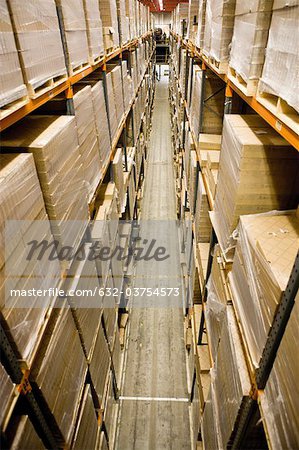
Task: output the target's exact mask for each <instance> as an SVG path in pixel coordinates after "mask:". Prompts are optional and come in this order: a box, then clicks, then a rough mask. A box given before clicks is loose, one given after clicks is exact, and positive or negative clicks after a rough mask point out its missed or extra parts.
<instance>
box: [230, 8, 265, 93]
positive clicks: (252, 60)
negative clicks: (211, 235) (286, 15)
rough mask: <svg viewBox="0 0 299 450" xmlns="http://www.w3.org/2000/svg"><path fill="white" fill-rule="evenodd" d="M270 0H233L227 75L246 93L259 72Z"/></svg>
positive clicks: (251, 91) (263, 57)
mask: <svg viewBox="0 0 299 450" xmlns="http://www.w3.org/2000/svg"><path fill="white" fill-rule="evenodd" d="M272 3H273V0H268V1H265V0H252V1H250V2H246V3H244V2H243V1H242V0H237V1H236V11H235V23H234V34H233V39H232V48H231V52H230V60H229V72H228V73H229V77H230V78H231V79H232V80H233V81H235V83H236V84H237V85H238V86H239V85H241V86H243V89H245V92H246V93H247V94H248V95H253V94H255V92H256V88H257V84H258V80H259V78H260V76H261V74H262V69H263V64H264V59H265V48H266V44H267V39H268V30H269V26H270V20H271V7H272Z"/></svg>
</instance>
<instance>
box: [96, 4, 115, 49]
mask: <svg viewBox="0 0 299 450" xmlns="http://www.w3.org/2000/svg"><path fill="white" fill-rule="evenodd" d="M99 6H100V12H101V18H102V23H103V37H104V46H105V49H106V51H108V50H111V49H113V48H114V47H118V46H119V33H118V21H117V7H116V0H101V1H99Z"/></svg>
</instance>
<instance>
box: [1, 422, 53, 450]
mask: <svg viewBox="0 0 299 450" xmlns="http://www.w3.org/2000/svg"><path fill="white" fill-rule="evenodd" d="M9 448H11V449H12V450H22V449H24V448H31V449H34V450H44V449H45V446H44V444H43V442H42V440H41V439H40V437H39V436H38V434H37V432H36V430H35V428H34V426H33V424H32V422H31V421H30V419H29V417H28V416H21V417H20V419H19V421H18V424H17V425H16V428H15V431H14V437H13V439H12V442H11V445H10V447H9Z"/></svg>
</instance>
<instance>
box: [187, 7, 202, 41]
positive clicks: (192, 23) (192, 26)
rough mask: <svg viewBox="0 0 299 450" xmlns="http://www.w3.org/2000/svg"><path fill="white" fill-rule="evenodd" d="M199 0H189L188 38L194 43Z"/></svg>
mask: <svg viewBox="0 0 299 450" xmlns="http://www.w3.org/2000/svg"><path fill="white" fill-rule="evenodd" d="M199 3H200V2H199V0H191V1H190V2H189V11H188V39H190V41H191V42H193V43H194V44H195V40H196V36H197V24H198V22H197V21H198V17H197V15H198V8H199Z"/></svg>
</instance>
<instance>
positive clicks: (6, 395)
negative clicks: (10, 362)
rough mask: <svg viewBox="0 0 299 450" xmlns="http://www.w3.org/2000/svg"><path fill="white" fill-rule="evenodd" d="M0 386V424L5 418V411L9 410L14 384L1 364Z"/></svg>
mask: <svg viewBox="0 0 299 450" xmlns="http://www.w3.org/2000/svg"><path fill="white" fill-rule="evenodd" d="M0 386H1V387H0V396H1V401H2V407H1V410H0V424H1V425H2V423H3V421H4V420H5V416H6V413H7V412H8V410H9V407H10V403H11V399H12V396H13V393H14V390H15V385H14V384H13V382H12V380H11V378H10V376H9V375H8V373H7V372H6V370H5V369H4V367H3V366H2V364H0Z"/></svg>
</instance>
